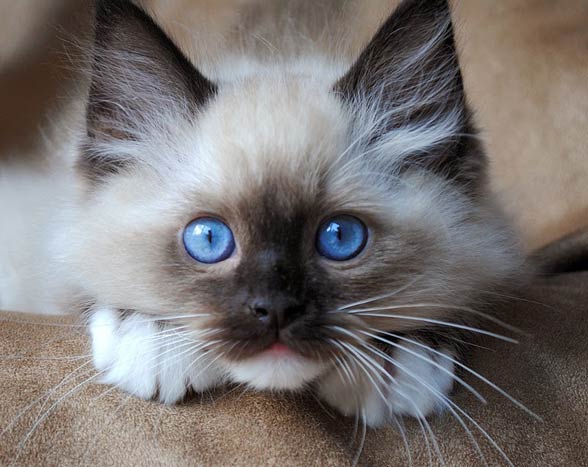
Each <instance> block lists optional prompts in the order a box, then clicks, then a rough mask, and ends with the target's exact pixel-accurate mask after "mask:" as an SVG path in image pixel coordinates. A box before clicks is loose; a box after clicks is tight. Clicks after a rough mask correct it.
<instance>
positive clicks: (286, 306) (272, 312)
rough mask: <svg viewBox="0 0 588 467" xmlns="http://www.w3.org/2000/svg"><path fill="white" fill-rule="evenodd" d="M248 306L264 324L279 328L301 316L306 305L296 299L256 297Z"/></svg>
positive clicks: (248, 309) (250, 311)
mask: <svg viewBox="0 0 588 467" xmlns="http://www.w3.org/2000/svg"><path fill="white" fill-rule="evenodd" d="M246 308H247V311H248V312H249V313H251V314H252V315H253V316H254V317H255V318H257V319H258V320H259V322H260V323H263V325H264V326H266V327H268V328H274V329H276V330H279V329H284V328H285V327H287V326H288V325H290V324H291V323H292V322H294V321H296V320H297V319H298V318H300V317H301V316H302V315H303V314H304V311H305V308H306V307H305V305H304V304H302V303H299V302H296V301H294V300H288V299H282V298H276V299H262V298H254V299H252V300H249V302H248V303H247V304H246Z"/></svg>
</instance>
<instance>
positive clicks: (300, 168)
mask: <svg viewBox="0 0 588 467" xmlns="http://www.w3.org/2000/svg"><path fill="white" fill-rule="evenodd" d="M347 129H348V122H347V115H346V112H345V110H344V108H343V106H342V105H341V103H340V102H339V101H338V100H337V98H336V97H335V96H334V95H332V93H331V92H330V91H329V88H328V87H327V86H326V85H323V84H322V83H318V82H314V83H313V82H307V81H305V80H301V79H297V78H295V77H287V76H281V77H277V78H276V77H273V79H256V80H251V81H245V82H242V83H239V84H238V85H237V84H235V85H230V86H228V87H226V88H225V89H221V91H220V93H219V95H218V97H217V98H216V99H215V100H214V101H213V102H212V103H211V105H210V107H209V108H208V109H207V110H206V111H205V112H204V113H203V114H202V115H201V117H200V119H199V121H198V125H197V129H196V132H195V134H194V136H193V138H192V141H193V146H192V148H191V152H192V155H191V157H190V159H191V170H190V171H189V172H191V175H192V176H194V175H195V176H196V178H202V180H201V183H198V182H199V180H195V183H194V187H198V188H202V187H204V188H205V190H206V191H207V193H208V194H209V195H210V197H211V198H216V199H217V200H224V201H225V202H226V203H228V204H230V205H233V206H235V205H239V204H240V201H242V200H243V199H247V200H251V199H252V197H254V196H255V197H259V198H260V199H261V200H264V202H267V200H268V198H269V199H272V201H273V203H274V204H282V205H283V206H282V208H284V209H286V208H287V207H288V204H289V203H288V201H289V200H292V199H293V198H295V199H297V200H299V201H302V200H304V199H307V200H308V199H316V198H317V196H318V195H319V192H320V191H321V190H324V187H325V184H328V183H329V179H330V176H331V174H332V172H333V170H334V166H335V165H336V161H337V158H338V156H339V155H340V154H341V153H342V152H343V151H344V148H345V146H346V144H347V135H348V131H347ZM286 194H287V196H284V195H286Z"/></svg>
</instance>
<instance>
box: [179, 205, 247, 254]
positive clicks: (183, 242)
mask: <svg viewBox="0 0 588 467" xmlns="http://www.w3.org/2000/svg"><path fill="white" fill-rule="evenodd" d="M207 219H208V220H213V221H216V222H219V223H221V224H223V225H224V226H225V227H226V228H227V229H228V230H229V232H230V233H231V243H230V248H227V251H228V254H227V255H226V256H222V257H221V259H219V260H216V261H203V260H202V259H201V258H197V257H195V256H194V255H193V254H192V253H191V252H190V249H189V248H188V247H187V245H186V238H185V235H186V230H187V229H188V227H189V226H190V225H192V224H194V223H195V222H197V221H201V220H207ZM180 242H181V245H182V247H183V250H184V252H185V253H186V254H187V255H188V256H189V257H190V258H191V259H192V260H194V261H196V262H197V263H199V264H203V265H215V264H219V263H222V262H224V261H226V260H228V259H229V258H231V257H232V256H234V255H235V252H236V251H237V240H236V239H235V233H234V232H233V229H231V227H230V226H229V224H228V223H227V222H226V221H225V220H224V219H223V218H222V217H219V216H215V215H211V214H205V215H201V216H198V217H194V218H193V219H192V220H190V221H189V222H188V223H187V224H186V225H185V226H184V228H183V229H182V230H181V231H180Z"/></svg>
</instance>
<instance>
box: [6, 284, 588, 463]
mask: <svg viewBox="0 0 588 467" xmlns="http://www.w3.org/2000/svg"><path fill="white" fill-rule="evenodd" d="M528 300H533V301H519V302H518V304H517V305H516V306H514V307H510V308H509V310H507V311H505V314H507V315H508V319H509V321H510V322H512V323H513V324H515V325H517V326H519V327H520V328H522V329H523V330H524V331H526V332H528V333H530V336H529V337H526V338H523V339H522V341H521V343H520V344H519V345H514V344H509V343H504V342H496V341H487V342H484V343H483V345H485V346H488V347H489V348H488V349H479V348H478V349H473V359H472V360H471V361H470V362H469V364H470V365H471V366H472V367H473V368H475V369H476V370H478V371H479V372H480V373H482V374H484V375H486V376H487V377H489V378H490V379H491V380H492V381H494V382H495V383H496V384H498V385H499V386H500V387H502V388H504V390H506V391H508V392H509V393H510V394H512V395H513V396H514V397H516V398H518V399H519V400H520V401H522V402H523V403H524V404H525V405H526V406H528V407H529V408H530V409H532V410H533V411H535V412H536V413H537V414H539V415H540V416H541V417H542V418H543V421H542V422H539V421H536V420H534V419H533V418H532V417H530V416H529V415H528V414H526V413H525V412H524V411H522V410H521V409H519V408H517V407H516V406H514V405H513V404H512V403H510V402H509V401H508V400H507V399H506V398H505V397H504V396H502V395H500V394H498V393H497V392H496V391H494V390H493V389H491V388H489V387H488V386H487V385H485V384H483V383H481V382H479V381H476V379H475V378H473V377H471V375H465V379H466V381H468V382H469V383H472V384H473V385H474V386H475V387H476V388H478V389H479V390H480V392H481V393H482V394H483V395H484V396H485V397H487V399H488V404H487V405H485V406H484V405H482V404H481V403H480V402H479V401H478V400H477V399H475V398H474V397H473V396H471V395H470V394H469V393H468V392H467V391H465V390H464V389H463V388H459V389H458V391H457V392H456V396H455V401H456V403H457V404H458V405H459V406H460V407H462V408H463V410H465V411H466V412H468V413H469V414H470V416H471V417H473V418H474V419H476V420H477V421H478V422H479V424H480V426H481V427H483V428H484V429H485V430H487V432H488V433H489V435H490V436H491V437H492V438H493V439H494V440H495V441H496V443H497V444H498V445H499V446H500V447H501V448H502V449H503V450H504V451H505V452H506V453H507V454H508V456H509V457H510V459H511V460H512V461H513V462H514V463H515V464H516V465H520V466H526V465H534V466H546V465H549V466H556V465H557V466H560V465H567V466H572V465H574V466H575V465H578V466H579V465H585V461H586V459H588V436H586V427H587V426H588V391H586V388H587V387H588V372H587V371H586V362H588V346H587V345H586V336H587V335H588V320H587V319H586V316H588V273H578V274H568V275H561V276H556V277H551V278H547V279H542V280H538V281H537V283H536V284H535V285H534V286H533V287H531V289H530V291H529V294H528ZM2 319H3V321H2V323H0V355H1V356H2V363H1V365H0V394H2V398H1V401H2V402H1V403H0V407H1V410H0V432H1V431H2V430H4V429H5V428H6V427H8V430H7V431H6V432H4V433H2V435H0V436H1V438H0V465H8V464H10V461H11V460H14V459H15V456H16V455H17V454H18V463H17V464H18V465H80V464H84V465H125V466H132V465H177V466H184V465H185V466H188V465H202V464H206V465H301V466H303V465H348V464H349V463H350V461H351V459H352V458H353V456H354V454H355V452H356V449H357V446H353V445H350V441H351V439H352V433H353V420H349V419H343V418H342V417H340V416H334V417H332V416H330V415H328V414H327V413H326V412H325V410H323V408H321V407H320V406H319V405H318V403H317V402H316V401H315V400H314V399H312V398H311V397H309V396H304V395H298V396H295V395H285V396H280V395H276V394H255V393H249V392H246V393H243V392H242V390H241V389H236V390H234V391H233V392H230V393H221V392H219V393H217V394H205V395H203V396H202V397H197V398H195V399H194V400H192V401H190V402H189V403H186V404H183V405H180V406H176V407H165V406H162V405H160V404H159V403H155V402H145V401H141V400H137V399H135V398H134V397H130V396H128V395H127V394H124V393H121V392H119V391H117V390H109V388H108V387H106V386H101V385H98V384H94V383H95V380H92V379H88V378H91V376H92V375H93V374H94V372H93V370H91V367H90V364H86V362H88V361H89V358H88V357H87V354H88V343H87V339H86V337H85V336H84V335H83V334H82V333H81V332H80V330H79V329H78V328H71V327H69V326H68V325H69V324H72V323H74V321H75V320H73V319H71V318H55V317H43V318H39V317H31V316H26V315H18V314H16V315H15V314H12V315H4V316H2ZM84 364H85V366H82V365H84ZM76 369H77V371H76ZM72 372H73V373H72ZM84 381H86V383H84ZM33 401H38V402H34V403H32V402H33ZM31 403H32V404H31ZM45 415H46V416H45ZM18 417H20V418H18ZM15 421H16V422H15ZM13 422H15V423H14V425H13V426H11V425H10V424H11V423H13ZM430 424H431V427H432V429H433V431H434V432H435V434H436V436H437V441H438V443H439V447H440V451H441V453H442V455H443V457H444V458H445V461H446V464H447V465H460V466H461V465H482V462H481V461H480V460H479V455H478V454H477V452H476V451H475V450H474V449H473V447H472V441H471V440H470V439H469V438H468V436H466V434H465V432H464V430H463V428H462V427H461V426H460V424H459V423H457V422H456V421H455V420H454V418H453V417H452V416H451V414H445V415H444V416H442V417H440V418H436V419H434V420H431V421H430ZM468 425H469V426H470V429H471V430H472V432H473V433H474V436H475V438H476V440H477V441H478V442H479V443H480V445H481V447H482V450H483V452H484V453H485V455H486V456H487V459H488V462H489V464H490V465H496V464H497V463H498V462H500V458H499V457H498V455H497V453H496V450H495V449H493V448H492V447H491V446H490V445H489V443H488V441H487V440H485V439H484V437H483V436H482V435H481V434H480V433H479V432H477V430H476V428H475V427H474V426H472V425H471V423H468ZM406 431H407V438H408V440H409V443H410V449H411V453H412V459H413V462H414V464H415V465H428V454H427V453H428V450H427V447H426V444H425V441H424V439H423V435H422V432H421V429H420V427H419V425H418V424H417V423H416V422H415V421H414V420H413V421H407V422H406ZM29 434H30V436H29ZM27 436H28V438H27ZM23 440H25V442H24V443H23ZM20 443H22V449H20V450H19V449H18V446H19V444H20ZM433 456H435V457H436V454H435V453H433ZM406 461H407V457H406V451H405V446H404V444H403V442H402V438H401V437H400V435H399V433H398V431H396V430H395V429H393V428H388V429H381V430H375V431H372V430H369V431H368V433H367V436H366V442H365V446H364V449H363V454H362V456H361V464H365V465H378V466H384V465H404V464H406ZM503 465H504V462H503Z"/></svg>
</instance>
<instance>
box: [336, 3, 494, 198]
mask: <svg viewBox="0 0 588 467" xmlns="http://www.w3.org/2000/svg"><path fill="white" fill-rule="evenodd" d="M335 91H336V92H337V93H338V94H339V95H340V96H342V98H343V99H344V101H345V102H346V103H347V105H348V106H349V108H350V112H351V114H352V115H353V120H354V122H355V124H354V135H353V136H354V140H353V141H354V143H353V144H354V145H355V146H356V149H357V151H358V152H360V153H362V154H363V155H364V156H366V157H370V158H372V159H373V160H375V161H377V163H378V164H379V165H381V166H384V167H388V171H389V172H392V173H393V174H398V173H399V172H401V171H403V170H404V169H406V168H407V167H417V168H418V167H420V168H428V169H433V170H435V171H436V172H438V173H442V174H443V175H445V176H447V177H448V178H451V179H457V180H459V181H462V182H465V183H466V184H468V185H471V184H477V179H483V178H484V168H485V158H484V155H483V153H482V151H481V150H480V148H479V147H478V146H477V143H476V141H475V139H474V137H475V129H474V127H473V125H472V124H471V121H470V120H471V118H470V115H469V111H468V109H467V106H466V102H465V94H464V88H463V83H462V78H461V72H460V67H459V62H458V57H457V51H456V47H455V43H454V39H453V29H452V24H451V16H450V9H449V5H448V3H447V1H446V0H431V1H424V0H405V1H404V2H403V3H402V4H401V5H400V6H399V7H398V9H397V10H396V11H395V12H394V13H393V14H392V16H390V18H389V19H388V20H387V21H386V22H385V23H384V24H383V25H382V26H381V28H380V30H379V31H378V32H377V33H376V35H375V36H374V38H373V39H372V41H371V42H370V43H369V44H368V45H367V46H366V48H365V50H364V51H363V52H362V53H361V55H360V56H359V58H358V59H357V61H356V62H355V63H354V64H353V65H352V67H351V68H350V70H349V71H348V72H347V74H346V75H345V76H343V77H342V78H341V79H340V80H339V81H338V82H337V84H336V86H335ZM391 155H393V157H392V158H391V157H390V156H391ZM468 188H470V187H468ZM472 191H473V190H472Z"/></svg>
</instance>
